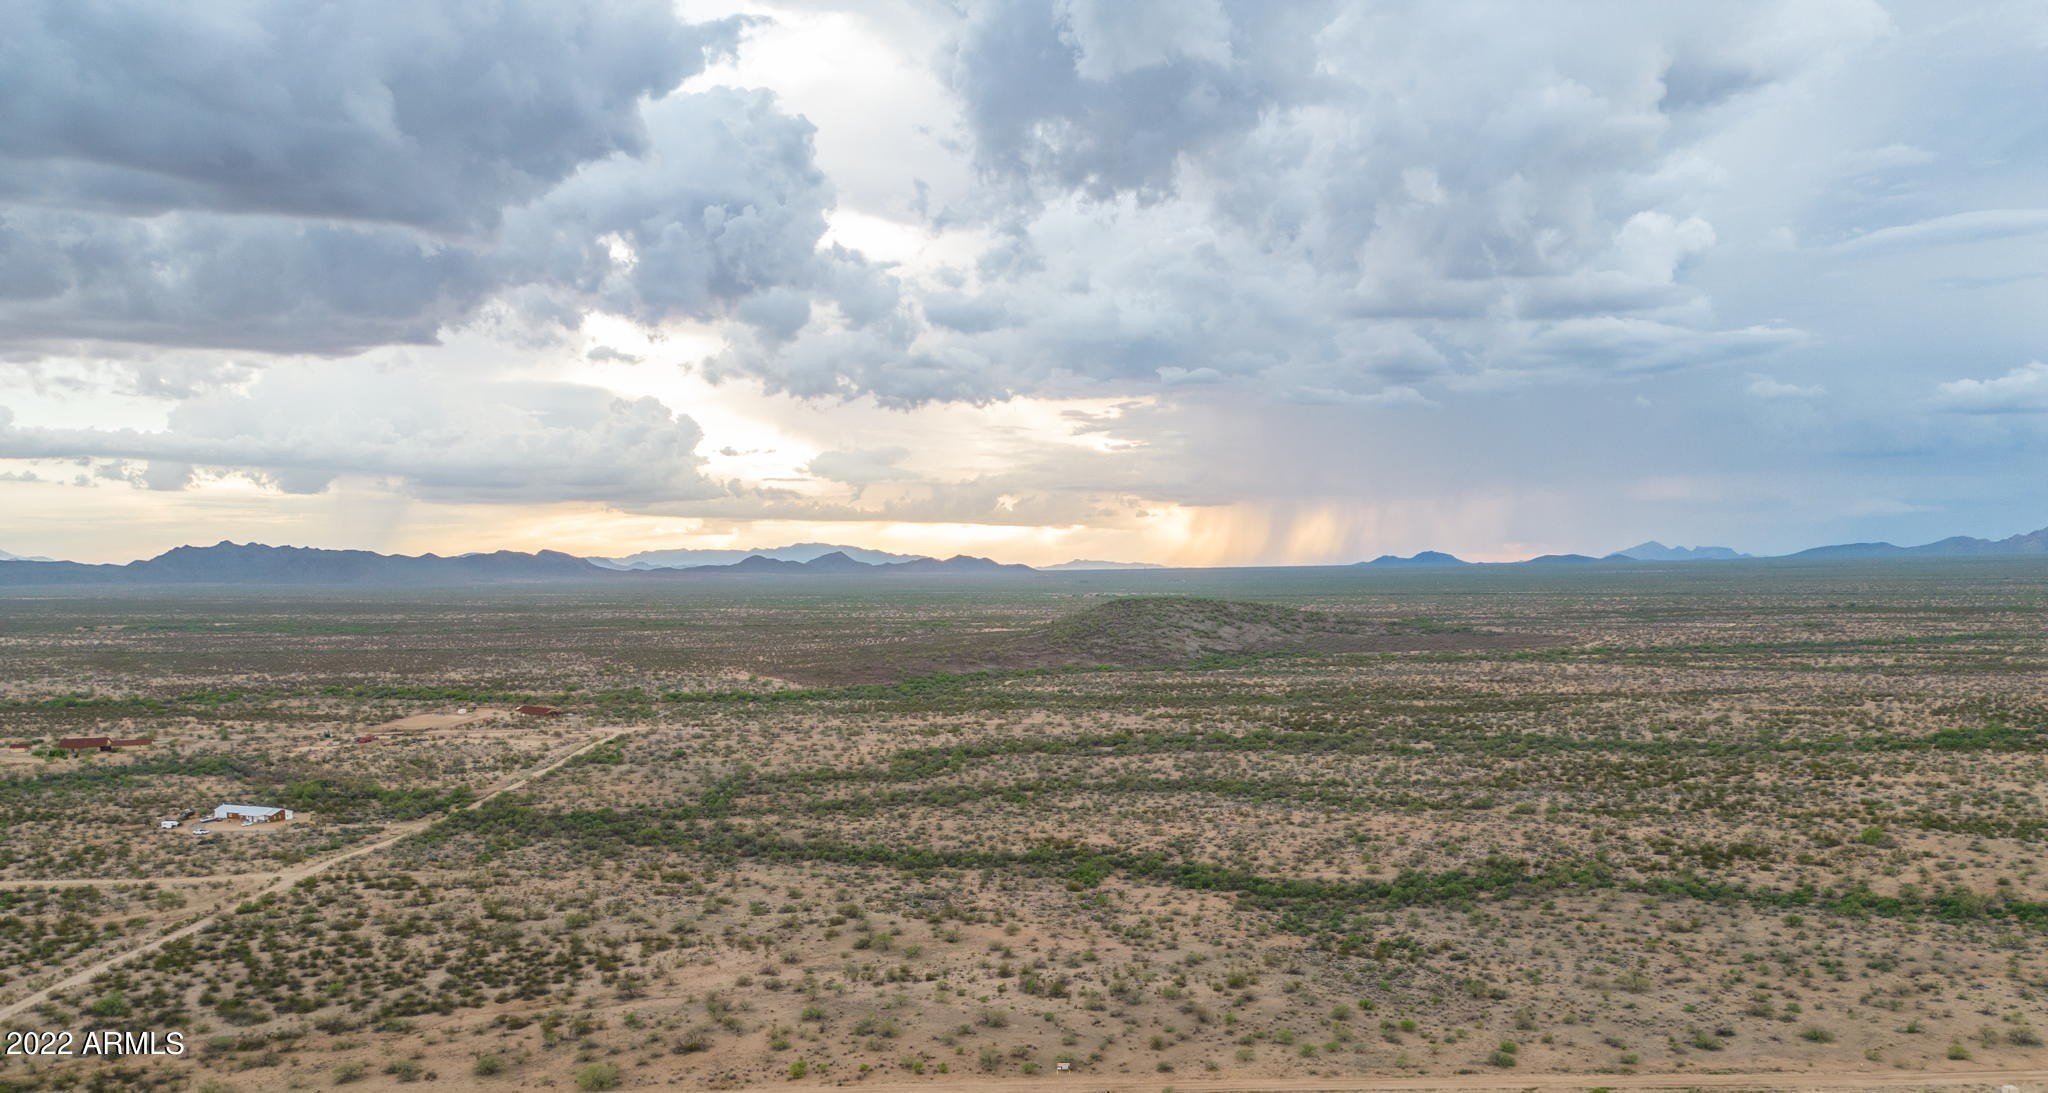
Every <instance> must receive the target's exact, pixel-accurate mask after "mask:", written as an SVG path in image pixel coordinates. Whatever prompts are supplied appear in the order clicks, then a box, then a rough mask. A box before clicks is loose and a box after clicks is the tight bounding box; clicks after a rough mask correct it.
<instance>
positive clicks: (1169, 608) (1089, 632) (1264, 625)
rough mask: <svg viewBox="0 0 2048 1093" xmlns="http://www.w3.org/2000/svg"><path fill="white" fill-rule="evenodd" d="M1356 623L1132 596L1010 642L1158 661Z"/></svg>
mask: <svg viewBox="0 0 2048 1093" xmlns="http://www.w3.org/2000/svg"><path fill="white" fill-rule="evenodd" d="M1361 629H1362V627H1361V625H1360V624H1359V623H1357V622H1354V621H1352V620H1349V619H1343V618H1339V617H1337V616H1335V615H1326V614H1322V613H1319V612H1311V611H1303V610H1300V609H1298V608H1293V607H1280V606H1277V605H1274V604H1266V603H1243V602H1239V601H1235V600H1212V599H1202V598H1198V597H1193V596H1136V597H1131V598H1128V599H1116V600H1110V601H1109V602H1107V603H1102V604H1097V605H1096V606H1094V607H1090V608H1086V609H1084V610H1081V611H1078V612H1076V613H1074V614H1072V615H1068V616H1066V617H1064V618H1059V619H1054V620H1053V621H1052V622H1049V623H1046V624H1045V625H1043V626H1040V627H1038V628H1037V629H1036V630H1033V631H1031V632H1030V633H1028V634H1026V635H1024V636H1022V637H1020V638H1019V639H1018V640H1017V641H1016V646H1015V647H1016V649H1017V651H1019V652H1023V653H1028V654H1030V655H1032V656H1033V657H1034V658H1036V657H1044V658H1047V659H1050V660H1057V661H1061V662H1065V663H1075V664H1122V665H1134V666H1143V665H1163V664H1179V663H1182V662H1184V661H1190V660H1195V659H1197V658H1200V657H1205V656H1217V655H1226V656H1227V655H1232V654H1243V653H1262V652H1275V651H1279V650H1283V649H1289V648H1307V647H1310V646H1315V645H1321V644H1327V640H1328V639H1330V638H1332V637H1337V636H1341V635H1347V634H1356V633H1359V632H1360V631H1361ZM1372 630H1373V632H1375V633H1376V632H1377V631H1378V628H1377V627H1373V628H1372Z"/></svg>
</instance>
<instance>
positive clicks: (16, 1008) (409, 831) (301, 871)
mask: <svg viewBox="0 0 2048 1093" xmlns="http://www.w3.org/2000/svg"><path fill="white" fill-rule="evenodd" d="M621 735H623V734H622V733H615V732H614V733H607V734H604V735H599V736H593V737H591V738H590V739H588V740H585V741H583V742H582V743H580V744H578V745H576V746H575V747H573V748H570V749H569V750H568V751H565V752H563V753H562V754H560V755H558V756H556V757H555V758H553V759H550V760H549V761H547V762H546V763H543V764H541V765H540V766H538V767H535V768H533V769H532V770H529V771H526V772H525V773H523V774H520V775H517V776H515V777H514V778H513V779H512V780H511V781H508V782H505V783H503V784H502V785H499V786H498V787H496V788H495V789H492V790H491V791H490V792H489V793H486V794H484V795H483V796H481V797H479V798H477V799H476V800H474V801H471V802H470V803H469V804H468V805H467V806H465V809H466V810H467V811H471V812H474V811H476V810H477V809H479V808H482V807H483V806H484V805H485V804H486V803H488V802H489V801H491V799H492V798H495V797H498V796H500V795H502V794H506V793H511V792H513V791H515V790H520V789H524V788H526V786H527V785H529V784H531V783H532V782H533V781H534V780H535V779H537V778H540V777H543V776H545V775H547V774H548V773H550V772H552V771H554V770H555V769H556V768H558V767H560V766H561V765H562V764H564V763H567V762H568V761H569V760H571V759H574V758H576V757H577V756H578V755H581V754H583V753H584V752H586V751H589V750H590V749H592V748H595V747H598V746H600V745H603V744H608V743H610V742H612V741H614V740H617V739H618V738H619V737H620V736H621ZM433 824H434V819H433V818H432V817H424V818H421V819H418V820H407V821H405V822H404V823H398V824H393V825H391V826H390V827H387V828H385V829H384V832H383V833H382V834H380V835H378V836H377V837H376V838H375V839H372V840H370V841H369V842H366V843H362V844H361V845H358V846H352V847H350V848H348V849H347V850H338V851H336V852H334V853H333V854H329V855H327V856H325V857H320V858H313V859H310V860H308V861H304V862H301V863H299V864H298V865H295V866H292V867H291V868H289V869H285V870H282V871H280V872H277V873H240V874H227V875H224V876H220V877H212V878H174V880H173V881H172V883H176V882H182V881H185V880H201V879H205V880H214V881H217V882H221V883H231V882H234V881H238V880H252V879H255V878H257V877H263V876H268V877H269V878H270V879H269V880H268V881H265V882H264V883H263V884H262V885H260V886H258V887H256V888H255V889H253V890H251V891H250V892H249V893H248V894H247V896H245V897H243V898H252V897H254V896H257V895H261V894H262V893H264V892H269V891H273V890H277V889H283V888H289V887H291V886H292V885H294V884H297V883H298V882H300V881H302V880H304V879H306V878H307V877H311V876H317V875H319V874H321V873H324V872H326V871H327V870H329V869H332V868H334V867H335V866H337V865H341V864H342V863H344V862H349V861H354V860H355V859H357V858H360V857H362V856H364V855H365V854H374V853H376V852H377V851H379V850H383V849H385V848H386V847H389V846H390V845H392V844H393V843H396V842H398V841H399V840H401V839H404V838H406V837H408V836H411V835H417V834H419V833H420V832H422V831H425V830H426V829H427V828H429V827H431V826H433ZM33 883H34V884H36V885H38V886H49V887H63V886H66V885H71V884H140V883H142V882H141V881H139V880H125V881H111V880H90V881H64V880H47V881H36V882H33ZM159 883H160V884H161V883H166V882H159ZM231 898H232V894H229V895H225V896H223V898H222V899H221V900H219V901H218V902H217V903H215V904H214V905H213V906H212V907H210V908H208V909H207V910H205V911H203V912H201V913H200V915H199V917H197V918H195V919H193V920H192V921H191V922H188V923H186V924H185V925H183V926H180V927H178V928H177V929H175V930H173V931H171V932H170V933H167V934H159V935H157V936H156V937H153V938H151V939H150V940H148V941H145V942H143V943H142V944H140V945H137V946H136V947H134V948H132V949H127V950H124V951H122V952H119V953H115V954H114V955H112V956H109V957H105V958H103V959H100V960H97V961H95V962H93V963H91V964H88V965H87V966H85V967H83V968H80V969H78V970H77V971H75V972H71V973H68V974H66V975H63V976H62V977H60V978H59V979H57V980H56V981H55V982H53V983H50V984H49V985H47V986H45V987H42V988H41V989H39V990H37V991H35V992H34V993H31V994H29V995H27V996H25V997H23V998H20V999H17V1000H16V1001H13V1002H9V1003H7V1004H6V1005H4V1006H0V1023H5V1022H8V1021H11V1020H13V1019H14V1018H16V1017H18V1016H20V1015H21V1014H23V1013H26V1012H28V1011H29V1010H31V1009H34V1008H35V1007H37V1006H39V1005H42V1004H43V1002H45V1001H47V1000H48V999H49V997H50V996H51V995H52V994H56V993H59V992H62V991H68V990H72V989H75V988H77V987H82V986H84V985H86V984H88V983H90V982H92V981H93V979H95V978H96V977H98V976H100V975H102V974H104V973H106V972H108V971H110V970H112V969H114V968H117V967H119V966H121V965H122V964H125V963H127V962H128V961H130V960H134V959H136V958H138V957H144V956H148V955H149V954H151V953H153V952H156V951H157V950H158V949H161V948H163V947H164V946H166V945H168V944H170V943H171V942H173V941H178V940H180V939H183V938H187V937H191V936H192V935H193V934H196V933H198V932H199V931H201V930H204V929H205V928H207V927H208V926H211V925H212V924H213V923H214V922H215V920H217V919H219V918H220V917H221V916H222V915H223V914H225V913H226V911H225V907H226V905H227V903H228V902H229V901H230V899H231Z"/></svg>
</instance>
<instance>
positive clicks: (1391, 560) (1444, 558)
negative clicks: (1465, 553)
mask: <svg viewBox="0 0 2048 1093" xmlns="http://www.w3.org/2000/svg"><path fill="white" fill-rule="evenodd" d="M1355 564H1357V565H1366V566H1380V567H1383V568H1393V567H1396V566H1411V567H1412V566H1454V565H1471V564H1472V563H1471V562H1468V561H1466V560H1465V559H1463V558H1460V557H1458V556H1457V555H1455V554H1445V553H1444V552H1443V551H1441V550H1419V551H1416V552H1415V553H1414V554H1410V555H1409V556H1408V557H1406V558H1403V557H1401V556H1400V555H1397V554H1382V555H1380V556H1379V557H1377V558H1374V559H1373V560H1372V561H1370V562H1357V563H1355Z"/></svg>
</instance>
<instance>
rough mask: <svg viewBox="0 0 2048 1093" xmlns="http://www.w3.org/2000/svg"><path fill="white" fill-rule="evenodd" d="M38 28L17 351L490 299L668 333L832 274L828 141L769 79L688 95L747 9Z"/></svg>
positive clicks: (15, 247) (25, 83) (538, 10)
mask: <svg viewBox="0 0 2048 1093" xmlns="http://www.w3.org/2000/svg"><path fill="white" fill-rule="evenodd" d="M24 15H25V18H24V19H22V20H20V21H19V22H18V23H17V24H14V25H10V28H9V30H10V33H9V35H8V36H7V38H6V39H5V41H4V42H0V327H4V329H5V334H4V336H0V340H5V341H8V342H13V343H15V344H17V345H44V346H47V345H49V344H50V343H52V342H56V341H62V340H77V339H96V340H100V341H112V342H130V343H140V344H147V345H157V346H215V347H223V346H224V347H237V348H250V349H257V350H264V351H270V352H278V353H288V352H315V353H327V354H340V353H346V352H351V351H355V350H359V349H363V348H367V347H372V346H378V345H389V344H398V343H428V342H432V341H434V340H435V339H436V337H437V335H438V334H439V333H440V332H441V331H443V330H445V329H447V328H449V327H451V326H453V325H456V324H459V323H462V322H463V321H465V320H467V319H469V318H470V317H471V316H473V315H474V314H475V313H476V312H477V310H478V309H479V308H480V307H481V306H483V305H484V304H485V303H486V302H487V301H490V300H492V299H500V298H507V297H511V298H516V299H518V300H519V301H520V303H521V304H522V305H523V306H525V307H528V308H529V309H532V310H534V311H536V312H537V313H542V314H552V315H556V316H559V317H561V318H563V319H564V320H566V321H569V322H574V321H575V319H576V317H577V315H578V314H579V313H580V312H581V311H582V310H585V309H589V308H593V307H596V308H605V309H611V310H616V311H618V312H620V313H622V314H626V315H629V316H631V317H634V318H638V319H641V320H643V321H646V322H650V323H653V322H659V321H663V320H667V319H672V318H677V317H688V318H698V319H703V318H711V317H714V316H719V315H723V314H725V313H726V312H727V311H728V310H729V309H730V308H731V307H732V306H733V305H735V304H737V303H739V302H741V301H744V300H746V299H748V298H750V297H751V296H753V295H754V294H756V293H760V292H764V291H768V290H770V289H773V288H775V287H777V286H781V285H785V284H800V285H810V284H813V283H819V282H826V281H830V280H831V279H832V278H833V277H835V276H836V275H837V270H836V269H834V268H829V267H823V268H819V267H817V266H816V262H815V259H814V251H815V249H816V244H817V241H818V239H819V238H820V236H821V235H822V234H823V232H824V229H825V223H824V216H823V213H824V210H825V209H826V208H828V207H829V206H830V205H831V203H832V196H831V189H830V187H829V185H828V184H827V183H826V182H825V180H824V179H823V177H822V176H821V175H820V174H819V172H818V171H817V170H816V168H815V166H813V164H812V163H811V147H810V139H811V132H812V130H811V127H810V125H809V124H808V123H806V122H804V121H802V120H800V119H797V118H794V117H790V116H788V115H786V114H784V113H782V112H781V111H780V109H779V108H778V106H777V105H776V103H775V100H774V98H773V96H772V95H769V94H767V93H765V92H745V91H735V90H730V89H718V88H714V89H710V90H708V91H705V92H702V93H671V92H672V91H673V89H674V88H675V87H676V86H677V85H678V84H679V83H680V82H681V81H682V80H684V79H686V78H687V77H689V76H691V75H693V74H696V73H697V72H699V71H701V70H702V69H703V67H704V64H705V59H706V56H707V55H708V54H720V53H724V52H727V51H729V50H730V49H732V48H733V45H734V39H735V35H736V33H737V30H738V24H736V23H733V22H730V21H728V22H725V23H719V24H715V25H688V24H683V23H680V22H678V21H677V20H676V18H675V17H674V15H673V14H672V12H671V11H670V10H669V7H668V5H666V4H662V3H659V2H658V0H616V2H610V3H601V4H596V5H561V4H553V3H544V2H541V0H515V2H512V3H507V4H499V5H491V6H488V7H481V8H479V7H468V8H457V9H449V10H446V11H439V12H433V13H428V14H426V15H421V14H420V13H419V12H418V11H417V10H416V9H415V8H413V7H407V6H403V5H394V4H389V3H383V2H371V3H363V4H349V5H343V6H341V7H334V6H332V5H320V4H313V3H309V2H304V0H267V2H264V3H254V4H234V5H226V4H204V3H202V4H200V5H197V6H190V7H187V8H181V9H180V11H179V13H178V14H177V16H176V17H175V18H174V17H171V16H169V15H167V14H166V13H164V12H162V11H160V10H157V9H153V8H150V7H148V6H147V5H137V4H127V3H115V4H107V5H86V6H83V7H81V6H78V5H67V4H56V3H36V4H31V5H30V8H29V9H28V10H27V11H26V12H25V13H24ZM842 264H844V263H842ZM787 310H788V308H787V306H785V307H784V308H783V311H784V312H787ZM785 322H786V320H785Z"/></svg>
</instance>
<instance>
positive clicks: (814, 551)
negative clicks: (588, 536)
mask: <svg viewBox="0 0 2048 1093" xmlns="http://www.w3.org/2000/svg"><path fill="white" fill-rule="evenodd" d="M828 554H842V555H845V556H846V557H848V558H850V559H852V560H854V561H856V562H862V563H865V564H867V565H887V564H888V563H890V562H913V561H916V560H917V559H919V558H922V557H924V555H922V554H891V553H890V552H888V551H886V550H867V549H864V548H862V547H856V546H841V545H839V544H837V543H791V544H789V545H788V546H784V547H755V548H753V549H751V550H643V551H641V552H640V553H638V554H628V555H627V556H625V557H623V558H589V559H586V560H587V561H589V562H590V563H591V564H592V565H598V566H603V567H604V568H606V569H690V568H693V567H696V566H705V565H732V564H734V563H736V562H744V561H746V560H747V559H748V558H769V559H773V560H775V561H779V562H808V561H812V560H814V559H818V558H823V557H825V556H826V555H828Z"/></svg>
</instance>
